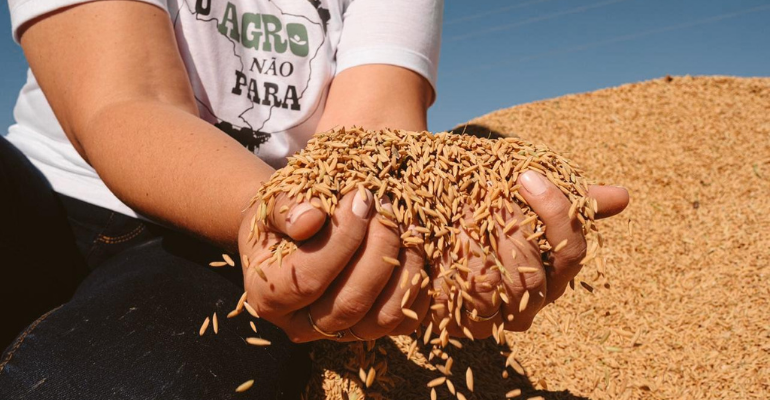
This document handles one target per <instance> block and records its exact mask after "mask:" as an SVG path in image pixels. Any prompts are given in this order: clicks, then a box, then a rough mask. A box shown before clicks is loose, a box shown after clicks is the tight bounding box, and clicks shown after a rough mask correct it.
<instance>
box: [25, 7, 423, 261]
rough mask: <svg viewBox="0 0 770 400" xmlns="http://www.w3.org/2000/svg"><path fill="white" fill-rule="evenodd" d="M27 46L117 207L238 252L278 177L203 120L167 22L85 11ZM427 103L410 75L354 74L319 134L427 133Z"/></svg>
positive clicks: (59, 21) (376, 70)
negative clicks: (364, 129)
mask: <svg viewBox="0 0 770 400" xmlns="http://www.w3.org/2000/svg"><path fill="white" fill-rule="evenodd" d="M139 27H141V28H139ZM21 44H22V47H23V49H24V51H25V54H26V56H27V60H28V61H29V64H30V67H31V68H32V71H33V73H34V74H35V77H36V78H37V80H38V82H39V83H40V86H41V87H42V89H43V91H44V92H45V94H46V97H47V99H48V101H49V103H50V104H51V107H52V108H53V110H54V112H55V114H56V116H57V119H58V120H59V123H60V124H61V126H62V127H63V129H64V131H65V132H66V134H67V136H68V137H69V139H70V141H71V142H72V143H73V145H74V146H75V148H76V149H77V151H78V152H79V153H80V154H81V156H82V157H83V158H84V159H85V160H86V161H87V162H88V163H89V164H91V165H92V166H93V167H94V169H95V170H96V171H97V172H98V173H99V176H100V177H101V178H102V180H103V181H104V182H105V183H106V184H107V186H108V187H109V188H110V190H112V191H113V192H114V193H115V194H116V195H117V196H118V198H120V199H121V200H122V201H123V202H125V203H126V204H128V205H129V206H131V207H132V208H134V209H136V210H138V211H140V212H142V213H143V214H145V215H147V216H150V217H152V218H155V219H157V220H160V221H164V222H166V223H169V224H172V225H174V226H177V227H179V228H181V229H184V230H186V231H188V232H191V233H193V234H196V235H198V236H201V237H204V238H206V239H208V240H210V241H212V242H214V243H217V244H219V245H222V246H223V247H225V248H228V249H231V250H233V249H235V248H236V247H237V233H238V227H239V224H240V222H241V219H242V214H241V211H242V209H243V208H244V206H245V205H246V204H247V203H248V201H249V199H250V198H251V196H253V194H254V193H255V191H256V189H257V188H258V185H259V184H260V182H262V181H266V180H267V179H268V178H269V176H270V174H272V172H273V170H272V168H270V167H269V166H268V165H267V164H265V163H264V162H262V161H261V160H260V159H259V158H257V157H255V156H254V155H253V154H252V153H251V152H249V151H248V150H246V149H245V148H243V147H242V146H241V145H240V144H239V143H238V142H237V141H235V140H234V139H232V138H231V137H229V136H227V135H226V134H224V133H222V132H221V131H219V130H218V129H217V128H215V127H213V126H211V125H210V124H208V123H207V122H205V121H203V120H201V119H200V118H199V116H198V114H197V106H196V104H195V99H194V97H193V93H192V88H191V86H190V83H189V79H188V76H187V72H186V70H185V67H184V64H183V62H182V60H181V57H180V55H179V52H178V49H177V44H176V40H175V37H174V32H173V29H172V26H171V23H170V21H169V18H168V15H167V14H166V13H165V12H163V11H162V10H160V9H158V8H156V7H154V6H151V5H148V4H145V3H139V2H132V1H109V2H106V1H105V2H93V3H86V4H83V5H79V6H76V7H72V8H68V9H64V10H60V11H57V12H55V13H53V14H50V15H47V16H44V17H42V18H40V19H38V20H36V21H33V22H32V23H30V24H28V26H27V27H26V30H25V31H24V32H23V35H22V37H21ZM430 93H431V92H430V88H429V85H428V83H427V81H425V80H424V79H423V78H422V77H420V76H419V75H417V74H415V73H413V72H411V71H409V70H405V69H402V68H398V67H392V66H384V65H367V66H361V67H355V68H351V69H349V70H346V71H344V72H343V73H341V74H340V75H339V76H338V77H337V78H336V79H335V80H334V82H333V84H332V88H331V92H330V95H329V99H328V101H327V109H326V112H325V113H324V115H323V118H322V121H321V126H319V129H320V130H323V129H328V128H331V127H334V126H340V125H353V124H356V125H366V126H368V127H372V128H376V127H381V126H389V127H402V128H407V129H425V112H426V109H427V100H426V99H428V98H429V95H430Z"/></svg>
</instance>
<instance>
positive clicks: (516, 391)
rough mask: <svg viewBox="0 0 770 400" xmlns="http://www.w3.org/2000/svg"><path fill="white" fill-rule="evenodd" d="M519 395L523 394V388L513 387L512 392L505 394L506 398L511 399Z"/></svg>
mask: <svg viewBox="0 0 770 400" xmlns="http://www.w3.org/2000/svg"><path fill="white" fill-rule="evenodd" d="M519 396H521V389H513V390H511V391H510V392H508V393H506V394H505V398H506V399H511V398H514V397H519Z"/></svg>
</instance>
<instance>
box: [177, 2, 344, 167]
mask: <svg viewBox="0 0 770 400" xmlns="http://www.w3.org/2000/svg"><path fill="white" fill-rule="evenodd" d="M286 3H287V4H285V5H284V4H282V3H281V2H276V1H270V0H257V1H244V2H238V1H233V0H231V1H227V0H182V1H180V2H179V3H178V6H177V7H176V15H173V12H174V11H172V18H173V22H174V29H175V31H176V37H177V42H178V45H179V48H180V52H181V54H182V57H183V59H184V62H185V66H186V67H187V71H188V74H189V75H190V80H191V83H192V86H193V90H194V92H195V98H196V100H197V102H198V108H199V110H200V112H201V117H202V118H203V119H205V120H206V121H208V122H210V123H212V124H214V125H215V126H217V127H218V128H219V129H221V130H222V131H224V132H226V133H227V134H229V135H230V136H232V137H233V138H235V139H236V140H237V141H238V142H240V143H241V144H242V145H244V146H245V147H246V148H248V149H249V150H250V151H252V152H255V153H257V152H258V150H259V148H260V146H262V145H263V144H265V143H267V142H268V141H269V140H270V139H271V137H272V136H273V135H275V134H277V133H280V132H285V131H287V130H290V129H292V128H295V127H297V126H300V125H302V124H303V123H304V122H305V121H307V120H308V119H309V118H310V117H312V116H313V114H314V113H315V111H316V109H317V108H318V107H319V105H320V104H321V103H322V101H321V100H320V97H321V96H319V93H318V91H319V90H320V91H322V90H324V88H323V86H324V85H323V84H319V83H321V82H322V81H324V80H326V79H328V76H329V74H330V71H329V68H330V67H329V66H328V64H329V63H328V58H327V57H328V55H326V54H325V52H328V48H329V47H328V44H327V43H326V41H327V38H326V28H327V24H328V21H329V12H328V10H327V9H326V8H324V7H322V4H321V2H320V1H318V0H311V1H293V2H288V1H287V2H286ZM319 54H321V56H319Z"/></svg>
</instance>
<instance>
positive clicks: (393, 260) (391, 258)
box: [382, 256, 401, 267]
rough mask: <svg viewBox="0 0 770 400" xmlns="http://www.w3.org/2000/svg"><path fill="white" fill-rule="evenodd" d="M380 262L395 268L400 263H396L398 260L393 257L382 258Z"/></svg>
mask: <svg viewBox="0 0 770 400" xmlns="http://www.w3.org/2000/svg"><path fill="white" fill-rule="evenodd" d="M382 261H385V262H386V263H388V264H390V265H393V266H396V267H399V266H401V263H400V262H398V260H396V259H395V258H393V257H388V256H382Z"/></svg>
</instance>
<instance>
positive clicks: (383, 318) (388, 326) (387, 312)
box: [377, 309, 406, 332]
mask: <svg viewBox="0 0 770 400" xmlns="http://www.w3.org/2000/svg"><path fill="white" fill-rule="evenodd" d="M405 318H406V317H405V316H404V314H403V313H402V312H401V310H395V309H383V310H382V311H380V314H379V315H378V316H377V325H378V326H379V327H380V329H382V330H383V331H385V332H390V331H392V330H393V329H396V327H398V326H399V325H400V324H401V322H403V321H404V319H405Z"/></svg>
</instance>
